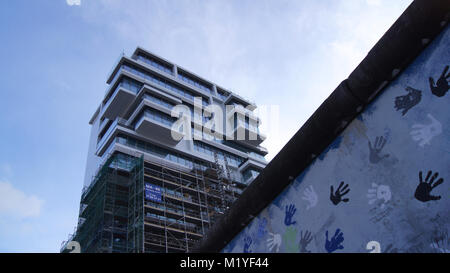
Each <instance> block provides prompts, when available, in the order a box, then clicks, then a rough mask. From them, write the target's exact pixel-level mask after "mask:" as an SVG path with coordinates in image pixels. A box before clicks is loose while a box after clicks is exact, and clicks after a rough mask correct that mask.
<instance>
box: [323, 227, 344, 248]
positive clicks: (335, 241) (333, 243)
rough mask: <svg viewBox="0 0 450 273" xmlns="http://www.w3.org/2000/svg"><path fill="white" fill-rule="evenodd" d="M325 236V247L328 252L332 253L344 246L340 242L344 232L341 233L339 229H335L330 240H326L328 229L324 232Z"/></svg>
mask: <svg viewBox="0 0 450 273" xmlns="http://www.w3.org/2000/svg"><path fill="white" fill-rule="evenodd" d="M325 236H326V241H325V249H326V251H327V252H328V253H332V252H334V251H336V250H338V249H344V246H343V245H342V242H344V233H342V232H341V230H340V229H336V232H335V233H334V236H333V237H332V238H331V240H328V230H327V232H326V233H325Z"/></svg>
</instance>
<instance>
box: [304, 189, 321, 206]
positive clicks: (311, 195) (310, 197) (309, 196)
mask: <svg viewBox="0 0 450 273" xmlns="http://www.w3.org/2000/svg"><path fill="white" fill-rule="evenodd" d="M302 199H303V200H306V201H308V202H309V204H308V206H306V209H307V210H309V209H310V208H313V207H315V206H316V205H317V202H318V201H319V198H318V197H317V194H316V192H315V191H314V188H313V186H312V185H310V186H309V187H307V188H306V189H305V190H304V191H303V197H302Z"/></svg>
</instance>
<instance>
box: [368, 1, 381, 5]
mask: <svg viewBox="0 0 450 273" xmlns="http://www.w3.org/2000/svg"><path fill="white" fill-rule="evenodd" d="M366 3H367V5H369V6H380V5H381V0H366Z"/></svg>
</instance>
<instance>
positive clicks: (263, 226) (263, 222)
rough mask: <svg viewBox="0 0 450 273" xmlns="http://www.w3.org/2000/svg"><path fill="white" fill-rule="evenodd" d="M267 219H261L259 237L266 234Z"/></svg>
mask: <svg viewBox="0 0 450 273" xmlns="http://www.w3.org/2000/svg"><path fill="white" fill-rule="evenodd" d="M266 226H267V219H266V217H263V218H262V219H261V220H259V224H258V232H257V238H258V239H261V238H262V237H264V235H265V234H266Z"/></svg>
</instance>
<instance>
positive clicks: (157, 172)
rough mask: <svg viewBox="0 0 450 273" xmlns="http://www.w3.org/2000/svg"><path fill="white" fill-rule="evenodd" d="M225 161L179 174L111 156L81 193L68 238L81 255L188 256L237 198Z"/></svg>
mask: <svg viewBox="0 0 450 273" xmlns="http://www.w3.org/2000/svg"><path fill="white" fill-rule="evenodd" d="M224 163H225V170H226V173H224V171H223V167H222V166H221V165H220V164H219V161H218V157H217V154H215V162H214V163H211V164H209V166H206V165H205V164H200V163H198V164H197V163H195V164H194V166H193V168H192V169H191V170H190V171H182V170H177V169H175V168H171V167H169V166H167V165H166V164H162V163H156V162H148V161H145V160H144V159H143V157H142V156H140V157H135V156H130V155H125V154H121V153H115V154H113V155H111V156H110V157H109V159H108V160H107V161H106V162H105V164H104V165H103V166H102V167H101V168H100V169H99V171H98V173H97V175H96V176H95V178H94V180H93V182H92V183H91V185H90V186H89V188H87V189H85V190H84V191H83V194H82V198H81V202H80V214H79V223H78V227H77V230H76V233H75V234H74V235H73V236H72V239H73V240H75V241H78V242H79V243H80V245H81V248H82V250H81V251H82V252H135V253H142V252H146V253H152V252H166V253H170V252H188V251H189V249H191V248H192V247H193V246H194V244H195V243H196V242H197V241H199V240H200V239H201V238H202V237H203V236H204V234H205V233H206V232H207V231H208V229H209V228H210V227H211V226H212V225H213V223H214V222H215V221H216V220H217V218H218V217H220V216H221V215H222V214H223V213H224V212H225V211H226V210H227V209H228V208H229V207H230V206H231V204H232V202H234V200H235V199H236V197H237V196H238V195H239V194H237V193H236V189H235V188H234V185H235V184H233V181H232V179H231V176H230V174H229V172H230V171H229V169H228V163H227V162H226V161H225V162H224ZM147 184H150V185H151V186H152V187H154V188H156V189H158V193H160V194H159V195H158V196H157V198H150V199H149V198H146V190H145V187H146V185H147ZM72 239H71V240H72ZM61 251H62V252H64V251H65V248H64V247H62V250H61Z"/></svg>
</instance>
